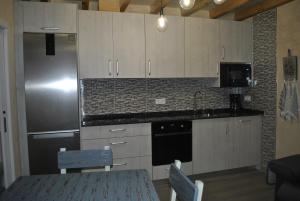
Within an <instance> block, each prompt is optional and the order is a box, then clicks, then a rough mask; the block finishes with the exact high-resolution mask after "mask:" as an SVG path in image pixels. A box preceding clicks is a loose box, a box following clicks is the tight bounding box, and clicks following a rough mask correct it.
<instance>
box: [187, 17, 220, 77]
mask: <svg viewBox="0 0 300 201" xmlns="http://www.w3.org/2000/svg"><path fill="white" fill-rule="evenodd" d="M219 36H220V27H219V20H212V19H203V18H196V17H188V18H185V77H218V74H219V63H220V37H219Z"/></svg>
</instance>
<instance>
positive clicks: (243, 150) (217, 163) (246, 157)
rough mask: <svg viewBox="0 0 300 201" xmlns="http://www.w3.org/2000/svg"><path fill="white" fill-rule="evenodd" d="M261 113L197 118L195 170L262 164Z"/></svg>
mask: <svg viewBox="0 0 300 201" xmlns="http://www.w3.org/2000/svg"><path fill="white" fill-rule="evenodd" d="M260 141H261V117H260V116H252V117H236V118H224V119H207V120H195V121H193V174H200V173H206V172H213V171H219V170H225V169H232V168H239V167H247V166H259V165H260V144H261V143H260Z"/></svg>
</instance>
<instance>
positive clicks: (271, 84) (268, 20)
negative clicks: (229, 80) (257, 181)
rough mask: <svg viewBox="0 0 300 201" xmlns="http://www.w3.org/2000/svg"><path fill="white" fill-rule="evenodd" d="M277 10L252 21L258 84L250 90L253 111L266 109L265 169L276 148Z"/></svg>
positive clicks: (255, 74) (264, 125) (263, 158)
mask: <svg viewBox="0 0 300 201" xmlns="http://www.w3.org/2000/svg"><path fill="white" fill-rule="evenodd" d="M276 29H277V11H276V9H273V10H270V11H267V12H264V13H261V14H258V15H256V16H255V17H254V18H253V40H254V44H253V56H254V58H253V62H254V79H256V80H257V82H258V84H257V86H256V87H255V88H253V89H250V90H249V92H248V93H249V94H250V95H251V96H252V102H251V104H250V105H249V106H248V107H250V108H254V109H258V110H263V111H264V112H265V115H264V118H263V132H262V166H263V167H266V166H267V163H268V162H269V161H270V160H272V159H274V158H275V149H276V147H275V146H276V94H277V92H276V91H277V84H276Z"/></svg>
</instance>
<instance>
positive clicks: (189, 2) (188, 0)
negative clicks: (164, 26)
mask: <svg viewBox="0 0 300 201" xmlns="http://www.w3.org/2000/svg"><path fill="white" fill-rule="evenodd" d="M179 4H180V6H181V8H182V9H185V10H188V9H191V8H193V7H194V5H195V0H180V1H179Z"/></svg>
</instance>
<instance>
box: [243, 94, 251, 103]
mask: <svg viewBox="0 0 300 201" xmlns="http://www.w3.org/2000/svg"><path fill="white" fill-rule="evenodd" d="M251 100H252V97H251V96H250V95H246V96H244V101H245V102H251Z"/></svg>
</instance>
